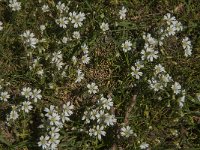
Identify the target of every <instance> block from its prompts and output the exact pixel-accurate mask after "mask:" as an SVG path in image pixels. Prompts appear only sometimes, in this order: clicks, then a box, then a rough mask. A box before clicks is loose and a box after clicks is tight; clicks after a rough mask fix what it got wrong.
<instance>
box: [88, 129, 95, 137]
mask: <svg viewBox="0 0 200 150" xmlns="http://www.w3.org/2000/svg"><path fill="white" fill-rule="evenodd" d="M94 131H95V130H94V129H93V128H90V129H89V136H93V135H94Z"/></svg>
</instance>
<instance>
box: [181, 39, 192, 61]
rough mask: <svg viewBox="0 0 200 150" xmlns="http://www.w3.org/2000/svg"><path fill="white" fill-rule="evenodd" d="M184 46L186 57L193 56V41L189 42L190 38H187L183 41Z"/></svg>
mask: <svg viewBox="0 0 200 150" xmlns="http://www.w3.org/2000/svg"><path fill="white" fill-rule="evenodd" d="M182 46H183V49H184V50H185V54H184V55H185V57H188V56H191V55H192V45H191V41H190V40H189V38H188V37H185V38H184V39H183V40H182Z"/></svg>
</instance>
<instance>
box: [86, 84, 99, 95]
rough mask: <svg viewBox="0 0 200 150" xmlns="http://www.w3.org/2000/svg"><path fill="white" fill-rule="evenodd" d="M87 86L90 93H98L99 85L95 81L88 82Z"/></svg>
mask: <svg viewBox="0 0 200 150" xmlns="http://www.w3.org/2000/svg"><path fill="white" fill-rule="evenodd" d="M87 88H88V92H89V93H90V94H92V93H93V94H96V93H97V92H98V90H99V89H98V86H97V85H96V84H95V83H94V82H93V83H91V84H88V85H87Z"/></svg>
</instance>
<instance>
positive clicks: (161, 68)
mask: <svg viewBox="0 0 200 150" xmlns="http://www.w3.org/2000/svg"><path fill="white" fill-rule="evenodd" d="M154 70H155V74H156V75H157V74H159V73H162V72H165V68H164V67H163V66H162V65H161V64H158V65H155V67H154Z"/></svg>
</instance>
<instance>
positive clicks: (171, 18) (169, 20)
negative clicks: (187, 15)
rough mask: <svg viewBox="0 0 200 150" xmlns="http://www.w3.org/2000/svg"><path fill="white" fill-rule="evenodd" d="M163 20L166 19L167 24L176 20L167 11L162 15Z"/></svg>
mask: <svg viewBox="0 0 200 150" xmlns="http://www.w3.org/2000/svg"><path fill="white" fill-rule="evenodd" d="M164 20H165V21H167V24H168V25H170V24H172V22H173V21H175V20H176V18H175V17H174V16H171V14H170V13H167V14H166V15H164Z"/></svg>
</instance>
